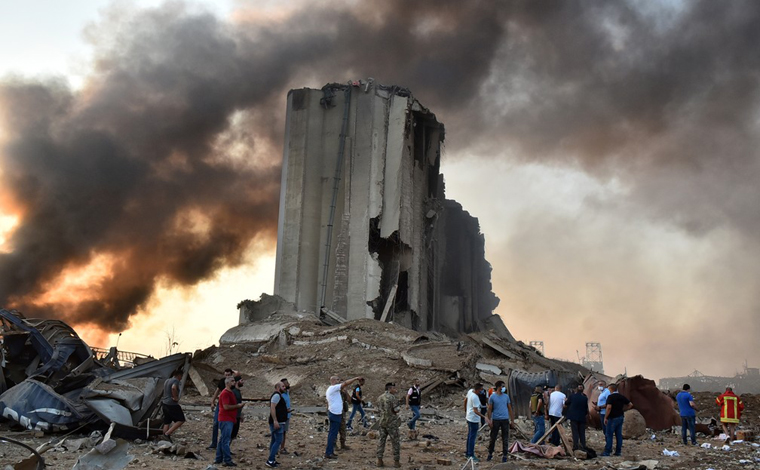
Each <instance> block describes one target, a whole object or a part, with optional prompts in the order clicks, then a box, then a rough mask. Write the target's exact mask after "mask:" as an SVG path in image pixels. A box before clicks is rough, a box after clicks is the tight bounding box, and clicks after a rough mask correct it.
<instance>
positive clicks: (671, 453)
mask: <svg viewBox="0 0 760 470" xmlns="http://www.w3.org/2000/svg"><path fill="white" fill-rule="evenodd" d="M662 455H667V456H668V457H680V456H681V454H679V453H678V451H677V450H668V449H665V450H663V451H662Z"/></svg>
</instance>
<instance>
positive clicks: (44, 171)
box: [0, 0, 760, 373]
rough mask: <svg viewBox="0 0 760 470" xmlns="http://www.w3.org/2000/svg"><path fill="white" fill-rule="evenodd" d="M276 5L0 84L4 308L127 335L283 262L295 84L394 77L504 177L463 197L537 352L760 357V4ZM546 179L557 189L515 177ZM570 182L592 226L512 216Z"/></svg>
mask: <svg viewBox="0 0 760 470" xmlns="http://www.w3.org/2000/svg"><path fill="white" fill-rule="evenodd" d="M253 5H254V4H253V3H251V4H250V5H249V3H248V2H241V3H240V4H239V8H238V9H237V11H235V12H234V14H233V15H232V16H231V17H230V18H220V17H217V16H215V15H214V14H212V13H210V12H209V11H206V10H204V9H203V8H202V7H198V6H195V5H192V4H182V3H167V4H165V5H164V6H162V7H158V8H153V9H144V10H137V9H131V10H130V9H124V8H123V7H120V8H117V7H116V6H114V7H112V8H111V9H109V10H106V11H105V13H104V14H103V15H102V17H101V20H99V21H98V22H97V23H95V24H92V25H89V26H87V28H86V30H85V34H86V37H87V38H88V41H89V42H90V43H91V47H92V48H93V51H94V55H93V63H92V71H91V73H90V74H89V75H88V77H87V79H86V81H85V83H84V85H83V87H82V88H81V89H72V88H71V87H69V86H68V85H67V83H66V82H65V81H63V80H59V79H55V78H50V79H47V80H39V79H25V78H18V77H15V78H7V79H5V80H3V81H2V82H1V83H0V113H1V114H0V145H2V147H0V214H2V213H5V214H8V215H12V216H16V217H17V224H16V225H15V227H13V229H11V230H8V235H7V237H8V239H7V240H6V243H5V245H4V246H5V252H3V251H2V250H0V305H3V306H6V307H16V308H19V309H20V310H21V311H23V312H25V313H26V314H28V315H43V316H56V317H61V318H63V319H65V320H67V321H69V322H71V323H73V324H90V325H95V326H97V327H99V328H101V329H102V330H104V331H111V332H113V331H121V330H123V329H124V328H126V327H127V326H128V324H129V321H130V318H132V317H133V316H134V315H136V314H138V313H140V312H141V311H142V310H143V309H144V308H145V307H146V305H147V302H148V300H149V299H150V298H151V296H152V295H154V294H155V292H156V289H157V286H158V285H159V284H160V283H169V284H171V285H178V286H188V287H192V286H194V285H196V284H198V283H199V282H201V281H203V280H206V279H210V278H213V277H214V276H215V275H216V274H217V273H218V272H219V271H220V270H221V269H223V268H229V267H234V266H237V265H239V264H240V263H242V262H243V260H244V256H243V254H244V253H246V250H248V249H250V247H252V246H254V245H255V246H262V245H261V244H260V243H258V244H256V243H255V242H257V241H258V242H261V241H262V240H264V243H263V246H267V244H268V246H272V244H273V243H274V241H275V238H276V225H277V205H278V197H279V175H280V160H281V156H282V139H283V129H284V115H285V109H284V108H285V106H284V103H285V95H286V93H287V90H288V89H290V88H297V87H304V86H310V87H319V86H322V85H323V84H324V83H327V82H333V81H339V82H344V81H347V80H348V79H358V78H366V77H373V78H375V79H376V80H377V81H378V82H381V83H385V84H398V85H401V86H405V87H408V88H410V89H411V90H412V92H413V93H414V94H415V96H416V97H417V98H418V99H420V101H422V103H423V104H424V105H425V106H427V107H429V108H430V109H431V110H432V111H433V112H434V113H436V115H437V116H438V118H439V120H441V121H442V122H444V123H445V125H446V129H447V139H446V154H445V156H444V158H445V159H446V162H449V163H448V164H450V165H451V166H452V167H455V166H456V165H457V164H458V163H459V162H470V164H469V166H470V167H472V165H473V164H475V163H476V164H477V165H479V166H480V167H483V168H486V169H488V168H493V169H494V171H490V172H488V171H486V173H490V174H489V175H488V178H489V179H488V182H489V183H490V187H489V188H488V189H484V188H483V186H484V185H483V183H484V181H485V180H480V181H477V180H475V181H472V182H471V183H472V184H473V185H477V186H475V187H478V189H479V190H478V194H480V195H482V194H483V193H487V194H489V196H490V198H488V199H485V198H482V197H480V198H479V197H478V195H476V194H474V192H471V191H470V192H468V189H467V188H462V187H458V188H457V187H451V188H450V189H451V192H450V195H452V194H453V196H454V197H456V198H458V199H459V200H460V202H464V203H465V209H467V210H469V211H471V212H472V213H473V214H475V215H477V216H479V217H480V218H481V224H482V226H483V230H484V232H485V235H486V243H487V246H488V248H487V250H488V251H487V254H488V258H489V261H490V262H491V263H492V264H493V266H494V287H495V289H496V293H497V295H499V296H500V297H501V299H502V304H501V306H500V308H499V313H500V314H501V315H502V316H503V317H504V318H505V322H506V323H507V325H508V326H509V327H510V328H512V329H513V330H515V331H517V332H518V333H523V334H525V335H531V336H532V337H530V338H522V339H524V340H526V341H527V340H530V339H543V340H545V341H546V342H547V343H548V344H551V343H554V344H560V343H561V344H566V343H564V342H563V341H565V340H566V339H567V338H566V337H567V335H568V332H572V333H571V334H572V335H573V336H574V338H573V341H574V343H573V344H578V345H579V346H582V344H583V342H585V341H586V340H589V341H591V340H599V341H602V342H603V345H604V347H605V351H606V353H607V355H608V357H609V355H610V351H612V352H613V353H615V354H620V355H623V354H627V355H629V356H630V358H625V359H621V360H620V363H618V364H615V365H616V366H618V367H620V365H624V364H631V363H632V362H630V361H631V360H632V361H634V362H633V363H647V364H650V365H653V367H655V368H657V367H660V369H656V370H674V368H675V367H676V366H678V365H680V364H681V363H682V362H683V361H686V360H690V359H691V358H694V357H698V358H699V359H700V361H701V362H700V363H702V364H710V367H716V368H718V367H720V368H724V369H725V368H729V367H730V368H731V371H733V368H735V367H736V364H737V363H739V364H740V363H741V362H742V361H743V359H745V358H750V359H751V358H752V357H756V356H757V354H758V352H760V351H759V350H758V346H756V341H755V340H754V339H755V338H756V336H757V334H758V333H759V332H760V318H759V317H758V315H757V313H758V309H759V307H760V298H759V297H758V294H757V293H756V292H755V289H754V284H755V282H756V279H757V278H758V275H760V268H759V267H757V266H756V263H755V262H754V260H755V259H757V258H758V255H759V254H760V253H758V252H760V249H759V248H760V238H759V237H758V234H759V233H760V230H758V229H760V205H759V204H758V203H757V202H758V201H759V200H760V186H758V185H757V184H756V181H757V180H758V173H760V171H759V170H760V165H759V161H758V157H757V151H756V150H755V148H756V147H757V145H756V144H757V140H758V136H759V135H760V133H759V132H758V124H759V122H760V121H759V120H760V114H759V113H758V111H759V110H760V108H759V107H758V104H759V102H758V90H759V89H760V81H758V79H757V78H758V76H760V74H759V72H760V58H758V56H757V54H756V53H754V47H755V45H756V44H757V39H760V38H758V36H759V35H760V32H758V30H757V28H756V27H754V25H756V24H757V20H758V19H760V4H757V3H755V2H749V1H747V2H731V3H728V4H719V3H716V2H710V1H701V2H700V1H695V2H688V3H680V2H661V3H653V2H647V3H644V2H632V1H630V2H629V1H615V2H581V1H576V2H573V1H566V2H555V1H541V0H533V1H527V0H526V1H510V2H492V1H476V2H458V1H453V0H450V1H432V0H426V1H416V2H403V1H401V0H394V1H386V2H379V3H378V2H372V3H370V2H361V1H358V2H357V1H346V2H336V3H327V2H320V3H317V4H311V3H294V4H293V5H292V6H291V8H283V9H282V10H280V11H277V12H272V11H264V12H262V11H260V10H259V9H258V8H257V7H256V6H253ZM306 5H310V6H306ZM467 166H468V165H464V167H465V168H464V169H463V171H462V175H466V174H467V171H474V170H472V168H466V167H467ZM445 168H446V167H444V170H445ZM532 168H543V169H544V170H543V171H544V173H542V175H543V176H541V178H543V181H544V183H541V182H539V179H540V178H537V179H536V181H535V184H531V181H527V182H526V181H525V180H518V179H516V178H517V176H519V175H522V176H524V177H527V178H530V177H531V175H535V173H531V172H532V170H531V169H532ZM496 169H498V171H496ZM547 173H548V174H550V175H552V174H555V173H556V174H559V175H560V176H557V178H556V181H558V182H561V183H562V184H569V185H570V186H571V187H572V191H575V192H576V193H578V191H577V188H578V187H583V188H587V189H584V190H582V191H580V192H579V193H581V194H584V196H583V197H582V198H581V199H580V200H578V202H577V208H575V209H574V211H575V212H573V213H568V212H567V211H566V210H565V211H564V212H563V211H558V210H557V209H556V207H552V206H549V205H542V204H538V203H537V204H534V205H531V204H529V203H526V204H523V205H522V206H521V207H522V209H520V210H519V211H518V212H514V213H510V214H509V215H505V214H504V213H503V212H500V211H502V210H504V208H505V207H512V206H514V205H515V202H513V201H517V200H521V199H524V198H530V197H534V198H535V200H536V201H538V200H539V199H540V198H541V197H542V196H543V195H545V194H547V192H550V191H555V190H557V186H551V184H545V183H546V181H552V178H553V176H549V177H548V178H549V179H548V180H546V178H547V177H546V174H547ZM567 175H570V176H567ZM457 177H460V176H457ZM462 177H463V176H462ZM452 179H455V178H454V177H453V176H449V175H447V181H448V182H449V183H450V182H451V180H452ZM507 182H508V183H509V184H506V183H507ZM450 186H451V185H450ZM515 188H520V191H519V192H518V191H517V190H516V189H515ZM557 197H562V193H560V192H558V193H557ZM468 201H469V204H468V203H467V202H468ZM2 233H3V231H0V235H2ZM252 295H254V294H253V293H252ZM537 325H539V326H538V327H537ZM536 329H538V331H536ZM586 335H594V337H593V338H590V337H589V338H586ZM518 336H519V335H518ZM737 344H738V345H742V346H741V347H740V348H739V349H738V350H736V346H734V350H732V351H730V352H728V354H727V352H726V347H727V345H737ZM579 346H578V347H579ZM623 346H625V351H628V352H625V351H623V350H622V349H623ZM616 347H620V348H621V351H620V352H619V353H616ZM632 348H640V350H638V351H636V353H635V354H634V353H631V352H630V351H631V349H632ZM726 356H733V357H729V358H727V357H726ZM626 361H628V362H626ZM636 361H638V362H636ZM750 362H751V361H750ZM661 363H664V365H663V364H661ZM750 365H752V364H750ZM690 367H691V366H689V365H683V372H684V373H688V372H690V371H691V370H693V369H689V368H690ZM694 368H697V367H696V366H695V367H694Z"/></svg>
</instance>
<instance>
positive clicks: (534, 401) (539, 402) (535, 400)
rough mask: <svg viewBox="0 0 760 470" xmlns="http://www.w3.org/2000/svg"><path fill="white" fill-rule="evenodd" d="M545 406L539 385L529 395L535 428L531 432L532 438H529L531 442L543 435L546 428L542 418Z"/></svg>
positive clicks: (536, 440) (533, 442)
mask: <svg viewBox="0 0 760 470" xmlns="http://www.w3.org/2000/svg"><path fill="white" fill-rule="evenodd" d="M546 413H547V412H546V406H544V391H543V389H542V388H541V386H540V385H539V386H538V387H536V388H535V390H533V395H531V396H530V414H531V416H532V417H533V425H534V426H535V428H536V430H535V431H534V433H533V439H531V440H530V443H531V444H535V443H536V442H538V440H539V439H541V438H542V437H544V431H545V429H546V421H545V420H544V417H545V416H548V414H546Z"/></svg>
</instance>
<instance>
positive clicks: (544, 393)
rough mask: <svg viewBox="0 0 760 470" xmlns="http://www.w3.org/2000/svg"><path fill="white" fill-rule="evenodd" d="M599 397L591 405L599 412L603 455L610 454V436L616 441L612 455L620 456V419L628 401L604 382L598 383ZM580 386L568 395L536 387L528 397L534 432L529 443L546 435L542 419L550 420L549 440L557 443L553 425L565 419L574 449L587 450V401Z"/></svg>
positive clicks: (621, 436)
mask: <svg viewBox="0 0 760 470" xmlns="http://www.w3.org/2000/svg"><path fill="white" fill-rule="evenodd" d="M597 388H598V389H599V392H600V393H599V397H598V398H597V401H596V402H592V405H593V406H594V407H595V409H596V410H597V411H598V412H599V418H600V421H601V424H602V432H603V433H604V437H605V446H604V452H603V453H602V455H603V456H608V455H610V453H611V452H612V442H613V437H614V438H615V453H614V455H620V454H621V452H622V448H623V434H622V431H623V416H624V413H625V411H627V410H629V409H631V408H632V407H633V404H632V403H631V401H630V400H629V399H628V398H627V397H625V396H623V395H622V394H620V393H618V390H617V385H616V384H610V385H607V384H606V382H605V381H603V380H601V381H599V382H597ZM584 391H585V388H584V386H583V385H582V384H579V385H577V386H576V387H575V388H574V389H573V393H571V394H570V396H567V395H565V394H564V393H563V392H562V386H561V385H556V386H555V387H554V390H553V391H551V392H550V391H549V388H548V387H540V386H538V387H536V388H535V390H534V392H533V394H532V395H531V397H530V412H531V416H532V418H533V424H534V426H535V431H534V434H533V438H532V439H531V441H530V442H531V443H533V444H535V443H537V442H538V441H539V440H540V439H541V438H542V437H543V436H544V434H545V429H546V424H545V420H547V419H548V420H549V421H550V423H551V425H552V426H553V427H554V430H552V434H551V436H550V437H549V442H550V443H551V444H553V445H559V444H560V435H559V430H558V429H557V427H556V426H555V424H557V422H559V420H560V419H562V417H563V416H564V417H565V419H567V420H568V421H569V422H570V431H571V433H572V437H573V450H582V451H588V450H589V449H588V447H587V445H586V424H587V421H588V415H589V398H588V396H586V394H585V392H584Z"/></svg>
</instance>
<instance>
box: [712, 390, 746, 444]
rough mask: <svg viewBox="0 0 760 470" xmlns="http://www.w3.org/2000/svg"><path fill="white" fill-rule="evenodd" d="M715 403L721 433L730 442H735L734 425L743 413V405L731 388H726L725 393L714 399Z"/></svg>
mask: <svg viewBox="0 0 760 470" xmlns="http://www.w3.org/2000/svg"><path fill="white" fill-rule="evenodd" d="M715 403H717V404H718V406H719V407H720V423H721V424H722V425H723V432H724V433H725V434H726V435H727V436H728V438H729V439H731V440H736V425H737V424H738V423H739V418H741V416H742V411H744V403H742V399H741V398H739V397H738V396H737V395H736V394H735V393H734V389H733V388H731V387H726V391H725V392H724V393H722V394H721V395H720V396H719V397H718V398H716V399H715Z"/></svg>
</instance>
